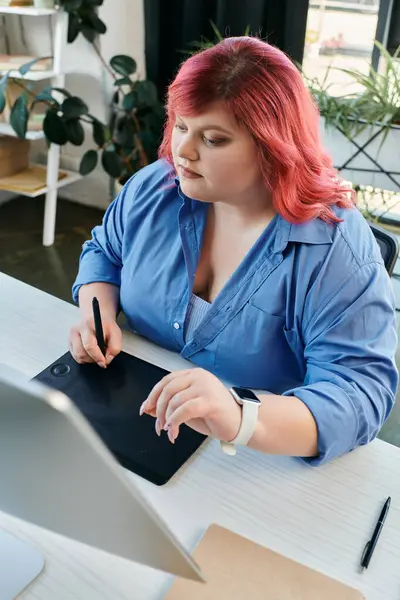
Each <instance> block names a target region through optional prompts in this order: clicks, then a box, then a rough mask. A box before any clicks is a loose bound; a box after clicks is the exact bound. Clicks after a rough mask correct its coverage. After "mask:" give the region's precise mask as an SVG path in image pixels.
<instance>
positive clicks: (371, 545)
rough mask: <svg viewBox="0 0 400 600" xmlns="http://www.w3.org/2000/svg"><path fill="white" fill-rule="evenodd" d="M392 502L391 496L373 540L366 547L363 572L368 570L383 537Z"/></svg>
mask: <svg viewBox="0 0 400 600" xmlns="http://www.w3.org/2000/svg"><path fill="white" fill-rule="evenodd" d="M390 502H391V499H390V496H389V498H388V499H387V500H386V502H385V504H384V505H383V508H382V510H381V514H380V515H379V519H378V522H377V524H376V525H375V529H374V533H373V534H372V538H371V539H370V541H369V542H367V545H366V546H365V549H364V553H363V555H362V558H361V569H362V570H364V569H367V568H368V565H369V562H370V560H371V558H372V555H373V553H374V550H375V546H376V544H377V543H378V540H379V536H380V535H381V531H382V529H383V525H384V523H385V521H386V517H387V515H388V512H389V507H390Z"/></svg>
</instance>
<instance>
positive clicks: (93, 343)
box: [68, 316, 122, 369]
mask: <svg viewBox="0 0 400 600" xmlns="http://www.w3.org/2000/svg"><path fill="white" fill-rule="evenodd" d="M102 326H103V334H104V340H105V343H106V348H107V349H106V356H105V357H104V356H103V353H102V352H101V350H100V348H99V346H98V344H97V339H96V331H95V327H94V319H93V318H92V317H90V318H87V319H82V321H80V322H79V323H77V324H76V325H74V326H73V327H72V328H71V331H70V333H69V338H68V345H69V350H70V352H71V354H72V356H73V357H74V359H75V360H76V362H78V363H80V364H83V363H93V362H95V363H97V364H98V365H99V366H100V367H102V368H103V369H105V368H106V367H107V365H109V364H110V362H111V361H112V360H113V358H115V357H116V356H117V354H119V353H120V352H121V350H122V331H121V329H120V328H119V326H118V325H117V323H116V321H115V320H114V319H107V318H104V316H103V318H102Z"/></svg>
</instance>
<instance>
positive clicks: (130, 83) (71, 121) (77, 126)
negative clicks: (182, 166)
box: [0, 0, 164, 184]
mask: <svg viewBox="0 0 400 600" xmlns="http://www.w3.org/2000/svg"><path fill="white" fill-rule="evenodd" d="M58 3H59V5H60V6H61V7H62V9H64V10H66V11H67V12H68V13H69V26H68V41H69V42H70V43H72V42H73V41H74V40H75V39H76V38H77V36H78V35H79V34H82V35H83V36H84V37H85V38H86V39H87V40H88V41H89V42H90V43H91V44H93V47H94V49H95V50H96V52H97V54H98V56H99V60H101V61H102V63H103V65H104V67H105V68H106V70H107V71H108V73H109V75H110V77H111V78H112V81H113V93H112V100H111V107H110V118H109V121H108V122H107V123H103V122H101V121H100V120H98V119H97V118H96V117H94V116H93V115H92V114H91V112H90V109H89V107H88V106H87V104H86V103H85V101H84V100H83V99H82V98H80V97H78V96H73V95H72V94H71V93H70V92H69V91H68V90H67V89H60V88H54V87H46V88H44V89H43V90H41V91H40V92H39V93H38V94H35V93H33V91H32V90H31V88H30V86H29V84H28V83H27V82H26V81H25V80H24V79H23V78H22V79H20V80H18V81H16V82H15V83H17V85H18V86H20V88H21V94H20V95H19V96H18V97H17V98H15V100H14V104H13V106H12V107H11V108H10V124H11V126H12V127H13V129H14V131H15V132H16V134H17V135H18V136H19V137H21V138H25V136H26V132H27V127H28V121H29V118H30V115H31V114H32V113H33V111H34V110H35V108H36V107H37V105H42V106H43V108H44V113H45V114H44V119H43V131H44V134H45V136H46V140H47V142H48V143H54V144H58V145H60V146H64V145H66V144H68V143H71V144H74V145H75V146H81V145H82V144H83V142H84V140H85V136H86V134H87V131H88V127H89V128H90V131H91V134H92V137H93V142H94V144H93V145H94V147H93V149H91V150H88V151H87V152H86V153H85V154H84V155H83V157H82V159H81V163H80V173H81V174H82V175H87V174H88V173H90V172H91V171H93V170H94V169H95V168H96V166H97V164H98V162H99V159H100V160H101V164H102V167H103V168H104V170H105V171H106V173H108V174H109V175H110V176H111V177H112V178H114V179H116V180H118V181H119V182H120V183H121V184H123V183H125V182H126V181H127V180H128V179H129V178H130V177H131V175H133V174H134V173H135V172H136V171H138V170H139V169H141V168H142V167H144V166H145V165H147V164H149V163H151V162H153V161H154V160H156V158H157V149H158V146H159V143H160V141H161V134H162V127H163V121H164V108H163V105H162V104H161V103H160V102H159V99H158V94H157V89H156V86H155V85H154V84H153V83H152V82H151V81H148V80H141V79H139V77H138V74H137V67H136V62H135V60H134V59H133V58H132V57H130V56H127V55H116V56H114V57H113V58H111V60H110V61H109V63H106V62H105V60H104V58H103V57H102V55H101V52H100V50H99V48H98V46H97V44H96V35H97V34H103V33H105V31H106V26H105V24H104V23H103V22H102V21H101V19H100V18H99V17H98V15H97V12H96V8H97V7H98V6H101V5H102V4H103V0H59V2H58ZM39 60H43V59H42V58H40V59H36V60H34V61H31V62H30V63H28V64H26V65H23V66H22V67H21V68H20V73H21V75H25V74H26V73H27V72H28V71H29V70H30V69H31V68H32V67H33V65H34V64H35V63H36V62H37V61H39ZM9 76H10V75H9V73H6V74H5V75H4V76H3V77H2V79H1V80H0V113H2V112H3V111H4V108H5V106H6V91H7V83H8V80H9Z"/></svg>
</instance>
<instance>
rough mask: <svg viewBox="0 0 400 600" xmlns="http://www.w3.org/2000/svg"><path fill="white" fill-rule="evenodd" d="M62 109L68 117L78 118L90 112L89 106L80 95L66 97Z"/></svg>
mask: <svg viewBox="0 0 400 600" xmlns="http://www.w3.org/2000/svg"><path fill="white" fill-rule="evenodd" d="M61 110H62V112H63V114H64V117H65V118H66V119H77V118H79V117H81V116H82V115H86V114H87V113H88V112H89V108H88V107H87V105H86V104H85V102H84V101H83V100H81V98H78V96H70V97H69V98H66V99H65V100H64V102H63V103H62V105H61Z"/></svg>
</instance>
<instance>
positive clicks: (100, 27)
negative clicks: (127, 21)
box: [86, 11, 107, 34]
mask: <svg viewBox="0 0 400 600" xmlns="http://www.w3.org/2000/svg"><path fill="white" fill-rule="evenodd" d="M86 19H88V20H89V21H90V24H91V26H92V27H93V29H94V30H95V31H96V32H97V33H100V34H103V33H106V31H107V27H106V24H105V23H103V21H102V20H101V19H99V17H98V16H97V15H96V13H95V12H94V11H90V12H89V13H88V14H87V15H86Z"/></svg>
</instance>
